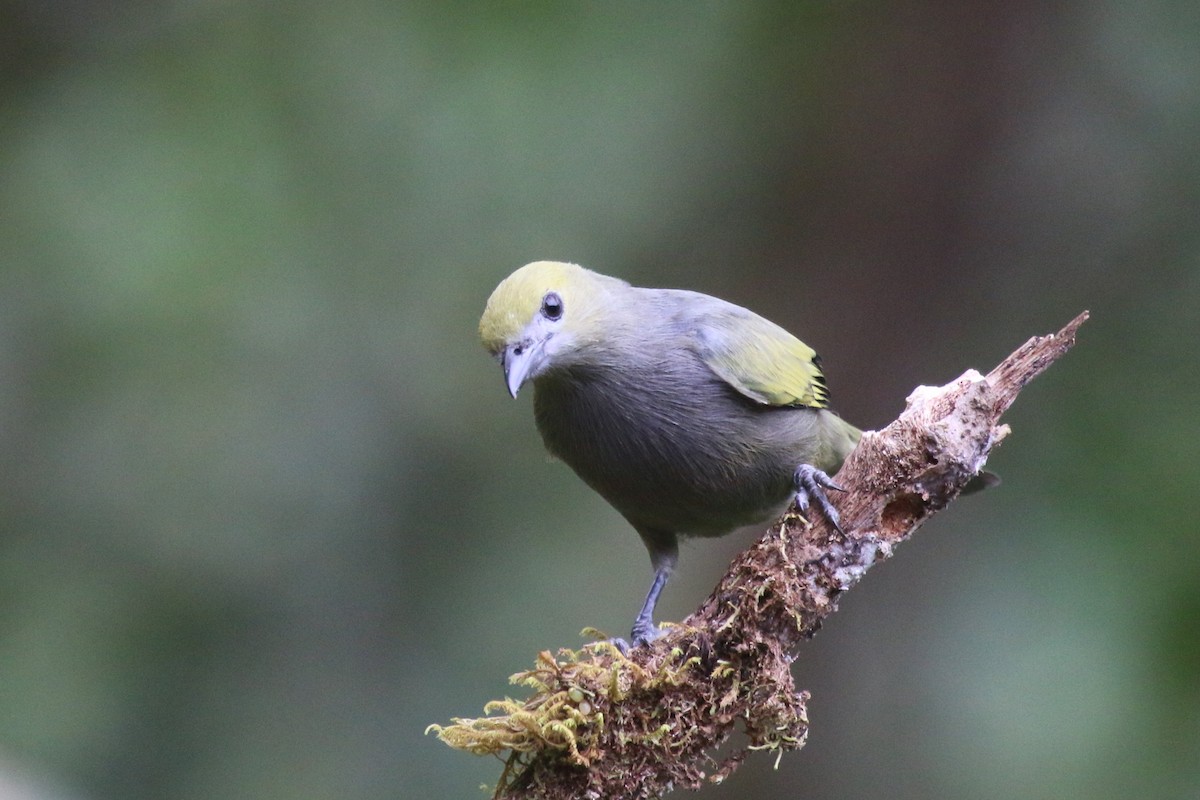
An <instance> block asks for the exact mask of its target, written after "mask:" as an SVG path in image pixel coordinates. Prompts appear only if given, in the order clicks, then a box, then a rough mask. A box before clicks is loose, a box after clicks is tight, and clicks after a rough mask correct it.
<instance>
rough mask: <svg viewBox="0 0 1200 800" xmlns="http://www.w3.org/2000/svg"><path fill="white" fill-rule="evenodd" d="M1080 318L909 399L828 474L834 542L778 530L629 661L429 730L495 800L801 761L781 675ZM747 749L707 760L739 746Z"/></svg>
mask: <svg viewBox="0 0 1200 800" xmlns="http://www.w3.org/2000/svg"><path fill="white" fill-rule="evenodd" d="M1087 318H1088V314H1087V312H1086V311H1085V312H1083V313H1082V314H1080V315H1079V316H1077V317H1076V318H1075V319H1074V320H1072V321H1071V322H1070V323H1068V324H1067V325H1066V326H1065V327H1064V328H1063V329H1062V330H1061V331H1059V332H1058V333H1056V334H1050V335H1048V336H1040V337H1034V338H1032V339H1030V340H1029V341H1028V342H1026V343H1025V344H1024V345H1023V346H1022V347H1020V348H1018V349H1017V350H1016V351H1015V352H1014V353H1013V354H1012V355H1010V356H1009V357H1008V358H1006V359H1005V360H1004V361H1003V362H1001V363H1000V365H998V366H997V367H996V368H995V369H993V370H992V371H991V372H990V373H988V374H987V375H986V376H984V375H981V374H979V373H978V372H976V371H974V370H969V371H967V372H966V373H964V374H963V376H962V377H960V378H958V379H957V380H955V381H953V382H951V383H949V384H947V385H945V386H941V387H919V388H918V389H917V390H915V391H914V392H913V393H912V394H911V395H910V396H909V398H908V406H907V408H906V409H905V410H904V412H903V413H902V414H901V415H900V416H899V418H897V419H896V420H895V421H894V422H892V423H891V424H890V425H888V426H887V427H885V428H884V429H883V430H880V431H877V432H871V431H869V432H867V433H865V434H864V435H863V438H862V441H861V442H860V443H859V445H858V447H857V448H855V450H854V452H853V453H851V454H850V456H849V458H847V460H846V463H845V464H844V465H843V466H842V469H841V470H840V471H839V472H838V475H837V481H838V483H839V484H840V485H841V486H843V487H844V488H845V489H846V492H845V493H844V494H839V495H838V498H837V500H838V503H837V504H838V507H839V511H840V514H841V522H842V526H841V527H842V530H841V531H839V530H837V529H836V528H834V527H832V526H831V525H829V524H828V523H827V521H825V520H823V519H814V520H811V521H809V520H805V519H804V518H802V517H800V516H798V515H796V514H788V515H785V516H784V517H783V518H782V519H781V520H779V521H778V522H777V523H776V524H775V525H773V526H772V527H771V528H770V529H769V530H767V532H766V533H764V534H763V536H762V537H761V538H760V539H759V540H758V542H756V543H755V544H754V545H753V546H752V547H751V548H749V549H748V550H746V551H745V552H743V553H742V554H740V555H739V556H738V557H737V558H735V559H734V561H733V563H732V564H731V565H730V567H729V570H728V571H727V572H726V574H725V576H724V577H723V578H722V579H721V581H720V583H719V584H718V585H717V587H716V588H715V589H714V590H713V592H712V594H711V595H709V597H708V599H707V600H705V601H704V603H703V604H701V606H700V608H699V609H697V610H696V611H695V612H694V613H693V614H692V615H691V616H689V617H688V618H687V619H686V620H684V621H683V623H682V624H680V625H678V626H675V627H674V628H673V629H672V630H671V631H670V632H669V633H668V634H667V635H665V636H663V637H662V638H661V639H659V640H657V641H655V642H654V643H653V644H651V645H649V646H646V647H640V648H637V649H635V650H634V651H632V652H631V653H630V654H629V655H625V654H623V653H621V651H620V650H618V649H617V648H616V647H614V646H613V645H611V644H609V643H607V642H598V643H596V644H593V645H589V646H587V647H585V648H583V649H582V650H579V651H572V650H560V651H559V652H558V654H557V656H553V655H551V654H550V653H549V652H546V651H544V652H542V653H540V654H539V655H538V658H537V663H536V664H535V666H534V667H533V669H531V670H528V671H526V672H521V673H518V674H517V675H514V676H512V679H511V680H512V681H513V682H514V683H516V684H519V685H522V686H525V687H527V688H529V689H530V690H532V694H531V695H530V697H529V698H527V699H525V700H522V701H518V700H512V699H509V698H505V699H504V700H498V701H493V702H492V703H489V704H488V705H487V706H486V707H485V709H484V712H485V714H487V716H484V717H481V718H478V719H455V720H453V722H452V723H451V724H450V725H445V726H442V725H431V726H430V728H429V730H430V731H433V732H435V733H436V734H437V736H438V737H439V738H441V739H442V740H443V741H444V742H446V743H447V744H449V745H450V746H452V747H456V748H458V749H461V750H467V751H469V752H473V753H490V754H496V755H500V756H501V757H502V758H503V759H504V770H503V773H502V775H501V777H500V780H499V782H498V784H497V787H496V792H495V795H494V796H495V798H497V799H498V800H501V799H506V798H518V797H519V798H523V800H537V799H539V798H546V800H550V798H553V799H554V800H566V798H606V799H611V800H646V799H647V798H654V797H660V796H662V795H664V794H666V793H667V792H669V791H671V790H672V789H677V788H691V789H695V788H699V787H700V786H702V785H704V784H705V783H706V782H719V781H721V780H723V779H724V778H725V777H727V776H728V775H729V774H730V773H732V772H733V770H734V769H736V768H737V767H738V765H739V764H741V762H742V761H743V760H744V759H745V758H746V756H747V754H748V751H751V750H768V751H773V752H775V753H776V754H777V756H776V758H777V759H778V757H779V756H780V755H782V753H783V752H784V751H787V750H796V749H799V748H800V747H803V746H804V742H805V740H806V738H807V736H808V716H807V709H806V706H805V704H806V702H807V700H808V693H807V692H803V691H797V690H796V688H795V685H794V683H793V680H792V674H791V669H790V665H791V661H792V659H793V657H794V654H795V650H796V648H797V646H798V645H799V644H800V643H801V642H802V641H804V640H805V639H808V638H811V637H812V636H813V634H815V633H816V631H817V630H818V629H819V628H820V626H821V623H822V621H823V620H824V619H825V617H827V616H829V614H831V613H833V612H834V611H836V610H837V600H838V598H839V597H840V595H841V594H842V593H843V592H845V591H847V590H848V589H850V588H851V587H852V586H853V585H854V584H855V583H857V582H858V581H859V580H861V579H862V577H863V576H864V575H865V574H866V572H867V570H869V569H870V568H871V567H872V566H873V565H874V564H876V563H878V562H879V561H882V560H884V559H886V558H889V557H890V556H891V555H892V553H893V552H894V549H895V547H896V546H897V545H898V544H900V543H901V542H903V541H904V540H905V539H907V538H908V537H909V536H911V535H912V533H913V532H914V531H915V530H916V529H917V528H918V527H920V525H921V524H922V523H923V522H925V520H927V519H928V518H929V517H931V516H932V515H933V514H936V513H937V512H938V511H940V510H941V509H943V508H945V507H946V506H947V505H948V504H949V503H950V502H951V501H952V500H953V499H954V498H955V497H957V496H958V494H959V493H960V492H961V491H962V490H963V488H964V487H965V486H966V485H967V484H968V482H969V481H971V479H972V478H973V477H975V476H976V475H977V474H978V473H979V471H980V470H981V469H982V467H983V465H984V463H985V462H986V461H987V457H988V454H989V453H990V452H991V450H992V448H993V447H995V446H996V445H997V444H998V443H999V442H1000V441H1002V440H1003V439H1004V438H1005V437H1006V436H1007V435H1008V433H1009V429H1008V426H1007V425H1002V424H1000V422H999V419H1000V416H1001V415H1002V414H1003V413H1004V412H1005V411H1006V410H1007V409H1008V408H1009V406H1010V405H1012V403H1013V401H1014V400H1015V399H1016V397H1017V395H1018V393H1019V392H1020V391H1021V389H1022V388H1024V387H1025V385H1027V384H1028V383H1029V382H1030V381H1031V380H1033V378H1035V377H1037V375H1039V374H1041V372H1043V371H1044V370H1045V369H1046V368H1047V367H1049V366H1050V364H1052V363H1054V361H1056V360H1057V359H1058V358H1060V357H1061V356H1062V355H1063V354H1065V353H1066V352H1067V351H1068V350H1069V349H1070V348H1071V347H1072V346H1073V345H1074V343H1075V333H1076V331H1077V330H1078V328H1079V326H1080V325H1082V324H1083V323H1084V322H1085V321H1086V320H1087ZM739 730H740V731H741V732H742V733H743V734H744V735H745V741H744V743H742V744H740V746H739V747H738V748H736V749H734V750H733V751H732V752H728V753H722V754H720V755H718V754H717V748H719V747H720V746H721V745H723V744H725V743H726V742H727V741H728V740H729V738H730V737H731V736H732V735H733V734H734V733H735V732H736V731H739Z"/></svg>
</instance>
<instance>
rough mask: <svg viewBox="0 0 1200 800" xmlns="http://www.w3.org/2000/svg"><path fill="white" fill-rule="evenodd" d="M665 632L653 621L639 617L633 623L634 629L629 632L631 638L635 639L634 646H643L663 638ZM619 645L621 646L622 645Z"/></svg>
mask: <svg viewBox="0 0 1200 800" xmlns="http://www.w3.org/2000/svg"><path fill="white" fill-rule="evenodd" d="M665 633H666V631H664V630H663V629H662V628H660V627H658V626H657V625H655V624H654V623H653V622H652V621H650V620H648V619H647V620H642V619H638V620H637V621H635V622H634V623H633V630H632V631H630V632H629V638H630V639H632V640H633V646H634V647H641V646H643V645H647V644H650V643H651V642H653V641H654V640H655V639H659V638H661V637H662V636H663V635H664V634H665ZM622 644H624V640H622ZM617 646H618V647H620V645H617Z"/></svg>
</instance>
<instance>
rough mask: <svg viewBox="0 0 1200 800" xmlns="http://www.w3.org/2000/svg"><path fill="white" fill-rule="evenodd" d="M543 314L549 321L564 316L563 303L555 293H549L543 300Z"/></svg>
mask: <svg viewBox="0 0 1200 800" xmlns="http://www.w3.org/2000/svg"><path fill="white" fill-rule="evenodd" d="M542 314H544V315H545V317H546V319H548V320H551V321H553V320H557V319H560V318H561V317H562V315H563V301H562V298H561V297H559V296H558V294H557V293H555V292H547V293H546V296H545V297H543V298H542Z"/></svg>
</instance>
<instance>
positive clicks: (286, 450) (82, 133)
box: [0, 0, 1200, 800]
mask: <svg viewBox="0 0 1200 800" xmlns="http://www.w3.org/2000/svg"><path fill="white" fill-rule="evenodd" d="M1197 31H1200V7H1198V6H1197V5H1196V4H1195V3H1183V2H1156V1H1155V0H1151V2H1147V3H1139V4H1123V3H1117V2H1111V0H1110V1H1109V2H1093V3H1083V2H1067V3H1054V4H1040V3H1031V2H1016V3H1003V4H991V3H964V4H946V3H934V2H915V3H901V4H886V3H870V2H843V3H836V4H835V3H820V4H818V3H792V2H741V3H682V2H676V3H652V4H643V3H624V4H559V3H547V2H535V3H520V4H517V3H510V4H485V3H468V2H414V3H381V2H366V1H365V0H350V2H344V3H336V4H330V3H314V2H298V3H290V4H275V3H258V2H248V3H231V2H212V1H211V0H209V1H207V2H206V1H205V0H193V1H192V2H159V3H150V2H137V3H134V2H129V3H116V2H109V3H86V2H79V1H78V0H76V1H75V2H49V3H47V2H34V1H33V0H24V2H21V1H19V0H18V1H17V2H8V3H6V4H5V5H3V7H2V10H0V70H2V71H0V99H2V105H0V464H2V469H3V476H4V479H3V481H0V533H2V536H0V790H3V791H5V792H8V794H5V796H6V797H7V796H12V797H26V798H38V799H39V800H40V799H42V798H78V799H80V800H117V799H118V798H119V799H120V800H151V799H154V800H157V799H158V798H171V799H172V800H174V799H178V800H209V799H210V798H214V797H253V798H288V800H307V799H308V798H330V797H337V798H347V799H348V800H377V799H378V800H383V799H385V798H409V797H463V798H473V797H482V796H484V794H483V792H482V791H481V790H480V789H479V785H480V784H483V783H491V782H493V781H494V780H495V778H496V777H497V776H498V774H499V763H498V762H496V761H494V760H492V759H486V758H475V757H472V756H469V755H465V754H461V753H457V752H454V751H451V750H450V749H448V748H446V747H445V746H443V745H442V744H440V743H439V742H437V741H436V740H434V739H433V738H432V737H426V736H424V735H422V731H423V729H424V728H425V726H426V725H428V724H429V723H432V722H445V721H447V720H448V719H449V718H450V717H451V716H455V715H467V716H473V715H477V714H479V713H480V711H481V708H482V705H483V703H484V702H485V701H487V700H488V699H490V698H493V697H496V696H500V695H503V694H504V693H506V692H510V691H512V690H511V689H510V687H508V686H507V684H506V682H505V678H506V676H507V675H509V674H510V673H512V672H515V671H517V670H519V669H523V668H525V667H527V666H529V665H530V664H531V663H532V660H533V657H534V655H535V653H536V652H537V651H538V650H539V649H553V648H556V647H559V646H568V645H569V646H574V645H577V644H579V643H580V642H581V641H582V640H581V639H579V637H578V632H579V630H580V629H581V628H582V627H583V626H585V625H594V626H597V627H600V628H603V629H606V630H609V631H611V632H615V633H620V632H623V631H624V630H625V629H626V627H627V626H628V624H629V622H630V620H631V619H632V616H633V613H634V611H635V610H636V608H637V606H638V604H639V602H640V599H641V595H642V592H644V590H645V588H646V584H647V581H648V579H649V574H650V570H649V564H648V561H647V559H646V556H645V552H644V550H643V548H642V545H641V543H640V542H639V541H638V539H637V537H636V536H635V535H634V534H633V533H632V531H631V530H629V529H628V527H627V526H626V525H625V523H624V522H623V521H622V520H621V519H620V518H619V517H618V516H617V515H616V514H615V513H614V512H613V511H611V510H609V509H608V508H607V507H606V506H605V505H604V504H603V502H602V501H601V500H599V498H597V497H596V496H594V495H593V494H592V493H591V492H590V491H589V490H588V489H587V488H586V487H584V486H583V484H582V483H580V482H579V481H578V480H577V479H576V478H575V477H574V476H573V475H572V474H571V473H570V471H569V470H568V469H567V468H566V467H564V466H562V465H561V464H557V463H552V462H550V461H549V460H548V459H547V458H546V457H545V455H544V454H543V452H542V449H541V445H540V442H539V440H538V437H537V434H536V432H535V430H534V427H533V421H532V416H531V413H530V409H529V398H528V397H527V396H525V395H523V396H522V397H521V398H520V399H519V400H518V401H516V402H513V401H511V400H510V399H509V398H508V397H507V395H506V393H505V391H504V388H503V385H502V382H501V376H500V372H499V369H498V367H497V366H496V365H495V364H494V363H493V362H491V361H489V359H488V358H487V356H486V355H485V354H484V352H483V351H482V349H481V348H480V347H479V345H478V343H477V341H476V336H475V324H476V320H477V318H478V314H479V312H480V311H481V310H482V306H483V302H484V300H485V299H486V298H487V295H488V293H489V292H490V291H491V289H492V287H493V286H494V285H495V284H496V283H497V282H498V281H499V280H500V279H501V278H502V277H503V276H505V275H506V274H508V273H509V272H510V271H511V270H512V269H514V268H516V267H517V266H519V265H521V264H523V263H525V262H527V261H531V260H535V259H541V258H555V259H566V260H573V261H577V262H580V263H583V264H585V265H588V266H591V267H593V268H596V269H599V270H601V271H603V272H608V273H612V274H617V275H620V276H622V277H625V278H627V279H629V280H632V281H634V282H636V283H641V284H645V285H658V286H680V287H687V288H694V289H699V290H702V291H707V292H710V293H713V294H718V295H721V296H723V297H726V298H728V299H730V300H733V301H735V302H738V303H741V304H743V305H746V306H749V307H751V308H754V309H756V310H758V311H760V312H761V313H763V314H764V315H766V316H768V317H769V318H771V319H774V320H775V321H777V322H779V323H781V324H783V325H784V326H785V327H787V328H789V329H791V330H793V331H794V332H796V333H797V334H798V335H800V336H801V337H802V338H803V339H805V340H806V341H807V342H808V343H809V344H811V345H813V346H814V347H815V348H816V349H817V350H818V351H819V352H820V353H821V354H822V356H823V358H824V360H825V364H826V367H827V373H828V375H829V380H830V384H831V386H832V390H833V397H834V405H835V407H836V408H838V409H839V410H840V411H841V412H842V414H843V415H844V416H846V417H847V418H849V419H850V420H852V421H854V422H856V423H857V424H859V425H862V426H865V427H877V426H880V425H882V424H884V423H886V422H888V421H889V420H891V419H892V418H893V417H894V416H895V415H896V414H897V413H898V412H899V411H900V410H901V408H902V407H903V400H904V397H905V396H906V395H907V394H908V392H909V391H910V390H911V389H912V388H913V387H914V386H916V385H918V384H920V383H943V382H946V381H948V380H950V379H952V378H954V377H956V376H957V375H958V374H960V373H961V372H962V371H963V370H964V369H966V368H967V367H977V368H980V369H985V370H986V369H988V368H990V367H991V366H993V365H994V364H995V363H996V362H997V361H998V360H999V359H1000V358H1001V357H1003V356H1004V355H1005V354H1007V353H1008V352H1009V351H1010V350H1011V349H1013V348H1015V347H1016V346H1017V345H1018V344H1020V343H1021V342H1023V341H1025V339H1027V338H1028V337H1029V336H1031V335H1034V334H1040V333H1047V332H1050V331H1053V330H1057V329H1058V327H1059V326H1060V325H1062V324H1063V323H1065V322H1067V321H1068V320H1069V319H1071V318H1072V317H1073V316H1074V315H1075V314H1076V313H1078V312H1079V311H1081V310H1082V309H1084V308H1087V309H1091V311H1092V313H1093V318H1092V321H1091V322H1089V323H1088V324H1087V325H1086V326H1085V327H1084V328H1083V330H1082V332H1081V336H1080V341H1079V346H1078V347H1077V349H1076V350H1075V351H1074V352H1073V353H1071V355H1070V356H1069V357H1067V359H1066V360H1064V361H1063V362H1061V363H1060V364H1059V365H1057V366H1055V367H1054V368H1053V369H1051V370H1050V371H1049V372H1048V373H1047V374H1046V375H1045V376H1043V377H1042V378H1041V379H1039V380H1038V381H1037V382H1036V383H1034V384H1033V385H1032V386H1030V387H1029V389H1028V390H1027V391H1026V392H1025V393H1024V394H1023V396H1022V397H1021V398H1020V400H1019V401H1018V403H1017V405H1016V406H1015V407H1014V409H1013V411H1012V412H1011V414H1010V415H1009V416H1008V418H1007V421H1008V422H1009V423H1010V424H1011V425H1012V427H1013V430H1014V434H1013V436H1012V437H1011V438H1010V439H1009V440H1008V441H1007V442H1005V444H1004V446H1003V447H1002V448H1001V449H1000V450H999V451H997V453H996V455H995V456H994V458H993V459H992V461H991V465H990V466H991V467H992V468H993V469H995V470H996V471H998V472H1000V473H1002V474H1003V476H1004V479H1005V482H1004V485H1003V486H1002V487H1001V488H1000V489H997V490H995V491H992V492H988V493H987V494H986V495H981V496H977V497H972V498H969V499H965V500H963V501H962V502H961V503H957V504H956V505H955V506H954V507H953V508H951V509H950V510H948V511H947V513H945V514H943V515H940V516H939V517H938V518H937V519H935V520H934V521H933V522H932V523H931V524H930V525H928V526H927V528H926V529H924V530H923V531H922V532H921V534H920V535H919V536H918V537H917V538H916V539H915V540H914V541H913V542H912V543H911V544H909V545H906V546H905V547H904V548H902V549H901V550H900V551H899V552H898V555H897V558H896V559H894V560H893V561H891V562H889V563H888V564H887V565H886V566H884V567H883V568H881V569H879V570H877V571H875V572H873V573H872V574H871V576H870V579H869V580H867V581H865V582H864V583H863V584H862V585H861V586H860V587H858V588H857V589H856V590H855V591H854V592H853V593H851V594H850V595H848V596H847V597H846V598H845V599H844V601H843V602H842V604H841V605H842V611H841V613H839V614H838V615H836V616H835V617H833V618H832V619H831V620H830V622H829V623H828V624H827V625H826V627H825V629H824V630H823V631H822V633H821V635H820V636H818V637H817V638H816V639H815V640H814V641H813V642H812V643H811V644H810V645H809V646H807V647H805V648H804V650H803V652H802V653H801V656H800V659H799V661H798V662H797V665H796V673H797V677H798V683H799V684H800V685H801V686H803V687H806V688H808V689H810V690H811V691H812V692H813V700H812V703H811V715H812V722H813V732H812V735H811V737H810V743H809V745H808V747H806V748H805V749H804V750H802V751H801V752H800V753H798V754H793V755H789V756H787V757H785V758H784V759H783V761H782V764H781V765H780V767H779V769H778V770H773V769H772V766H771V759H770V758H768V757H759V758H751V759H750V760H749V762H748V763H747V764H746V766H744V767H743V769H742V770H741V771H739V772H738V773H737V774H735V775H734V777H733V778H732V779H731V780H730V781H728V782H727V783H726V784H725V785H723V786H720V787H716V788H712V789H708V790H706V791H705V793H704V794H703V795H702V796H703V797H708V798H758V797H762V798H767V797H770V798H775V797H805V798H835V797H836V798H844V797H856V798H885V797H886V798H901V799H902V798H926V797H972V798H997V799H999V798H1012V797H1022V798H1125V797H1161V798H1176V797H1178V798H1184V797H1189V798H1194V797H1197V796H1200V536H1198V535H1197V524H1196V521H1195V519H1196V512H1195V509H1194V507H1193V506H1194V500H1195V499H1196V495H1197V489H1198V488H1200V459H1197V450H1198V448H1200V445H1198V441H1200V424H1198V422H1197V419H1198V415H1197V411H1196V403H1197V397H1198V396H1200V378H1198V376H1197V373H1198V370H1197V368H1196V352H1197V344H1198V341H1200V33H1197ZM748 541H749V539H748V538H747V537H740V538H739V537H729V538H726V539H723V540H719V541H705V542H699V543H693V544H690V545H687V546H685V549H684V552H683V556H682V562H681V569H680V571H679V573H678V574H677V577H676V579H675V581H674V582H673V583H672V585H671V587H670V588H669V590H668V592H667V596H666V598H665V600H664V602H663V604H662V605H661V606H660V613H661V615H662V616H663V618H665V619H678V618H680V617H682V616H684V615H685V614H687V613H688V612H689V611H690V610H691V609H692V608H693V607H694V606H695V605H696V604H697V603H698V602H699V601H700V600H701V599H702V598H703V596H704V595H705V594H706V593H707V591H708V590H709V589H710V588H711V587H712V585H713V584H714V583H715V581H716V579H717V577H718V576H719V575H720V573H721V571H722V569H723V567H724V565H725V564H726V563H727V561H728V559H729V557H730V556H731V555H732V554H733V553H734V552H735V551H736V550H738V549H740V548H741V547H743V546H744V545H745V544H747V543H748Z"/></svg>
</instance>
